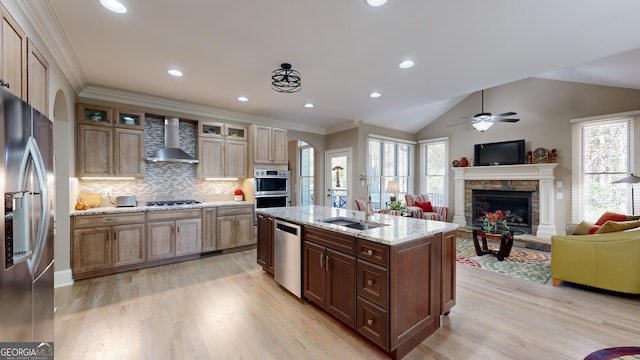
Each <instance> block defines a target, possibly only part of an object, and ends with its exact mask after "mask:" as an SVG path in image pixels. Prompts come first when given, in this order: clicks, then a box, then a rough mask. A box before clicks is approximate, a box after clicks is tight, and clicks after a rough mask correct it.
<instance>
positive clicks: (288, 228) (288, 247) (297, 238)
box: [273, 220, 302, 298]
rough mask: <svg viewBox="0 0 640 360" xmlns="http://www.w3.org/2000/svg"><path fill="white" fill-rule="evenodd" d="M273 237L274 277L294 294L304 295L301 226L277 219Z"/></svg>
mask: <svg viewBox="0 0 640 360" xmlns="http://www.w3.org/2000/svg"><path fill="white" fill-rule="evenodd" d="M274 232H275V233H274V238H273V278H274V279H275V281H276V282H277V283H278V284H280V285H282V286H283V287H284V288H285V289H287V290H289V291H290V292H291V293H292V294H293V295H295V296H297V297H299V298H301V297H302V244H301V241H302V240H301V227H300V225H297V224H292V223H290V222H285V221H282V220H276V221H275V230H274Z"/></svg>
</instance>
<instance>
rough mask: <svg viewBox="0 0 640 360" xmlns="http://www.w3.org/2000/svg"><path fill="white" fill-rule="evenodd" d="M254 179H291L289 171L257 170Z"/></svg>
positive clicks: (254, 172)
mask: <svg viewBox="0 0 640 360" xmlns="http://www.w3.org/2000/svg"><path fill="white" fill-rule="evenodd" d="M253 177H257V178H260V177H287V178H288V177H289V171H288V170H264V169H255V170H253Z"/></svg>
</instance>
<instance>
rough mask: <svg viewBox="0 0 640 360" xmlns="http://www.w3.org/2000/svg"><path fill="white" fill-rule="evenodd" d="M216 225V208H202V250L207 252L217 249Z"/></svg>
mask: <svg viewBox="0 0 640 360" xmlns="http://www.w3.org/2000/svg"><path fill="white" fill-rule="evenodd" d="M217 226H218V220H217V214H216V208H205V209H202V252H203V253H205V252H209V251H214V250H217V249H218V244H217V241H216V240H217V238H218V231H217V230H216V227H217Z"/></svg>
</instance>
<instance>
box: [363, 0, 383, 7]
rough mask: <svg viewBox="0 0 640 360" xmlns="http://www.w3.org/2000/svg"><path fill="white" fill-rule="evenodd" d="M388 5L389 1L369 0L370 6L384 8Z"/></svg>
mask: <svg viewBox="0 0 640 360" xmlns="http://www.w3.org/2000/svg"><path fill="white" fill-rule="evenodd" d="M386 3H387V0H367V4H369V6H382V5H384V4H386Z"/></svg>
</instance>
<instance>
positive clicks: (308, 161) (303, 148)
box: [298, 141, 314, 205]
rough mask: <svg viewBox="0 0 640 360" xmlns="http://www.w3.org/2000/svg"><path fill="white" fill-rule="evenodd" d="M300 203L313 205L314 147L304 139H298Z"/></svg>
mask: <svg viewBox="0 0 640 360" xmlns="http://www.w3.org/2000/svg"><path fill="white" fill-rule="evenodd" d="M298 155H299V156H298V159H299V161H300V164H299V166H298V169H300V173H299V174H298V194H299V196H300V198H299V199H298V204H300V205H313V167H314V163H313V157H314V151H313V147H311V146H310V145H309V144H307V143H306V142H304V141H298Z"/></svg>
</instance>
